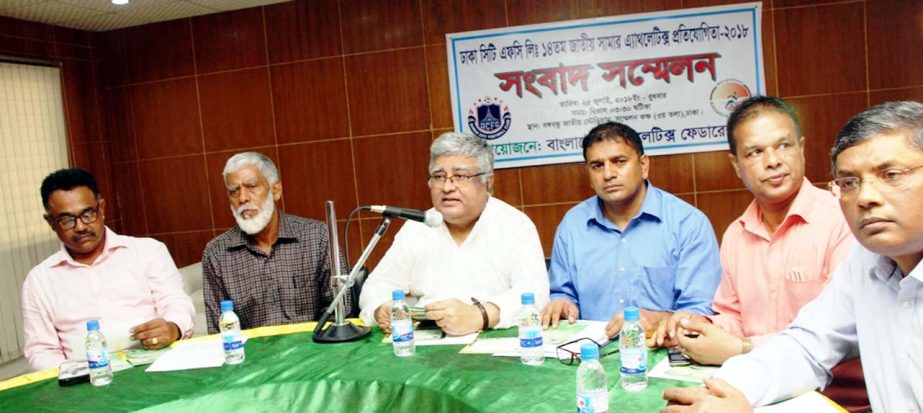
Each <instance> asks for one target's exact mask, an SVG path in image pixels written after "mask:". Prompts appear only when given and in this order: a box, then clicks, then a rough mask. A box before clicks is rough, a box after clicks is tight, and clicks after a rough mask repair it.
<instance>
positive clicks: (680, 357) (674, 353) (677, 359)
mask: <svg viewBox="0 0 923 413" xmlns="http://www.w3.org/2000/svg"><path fill="white" fill-rule="evenodd" d="M667 357H669V359H670V366H672V367H681V366H688V365H689V364H691V363H692V361H691V360H690V359H689V357H686V355H685V354H683V349H682V348H680V347H679V346H675V347H670V349H669V350H668V351H667Z"/></svg>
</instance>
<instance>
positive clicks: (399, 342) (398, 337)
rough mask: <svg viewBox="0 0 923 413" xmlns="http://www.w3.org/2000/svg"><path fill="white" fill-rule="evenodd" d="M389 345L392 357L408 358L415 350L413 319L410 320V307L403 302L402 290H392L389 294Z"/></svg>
mask: <svg viewBox="0 0 923 413" xmlns="http://www.w3.org/2000/svg"><path fill="white" fill-rule="evenodd" d="M391 299H392V300H394V302H393V303H392V304H391V343H393V344H394V355H395V356H398V357H410V356H412V355H413V353H414V351H416V348H415V347H414V344H413V319H411V318H410V307H409V306H408V305H407V301H405V300H404V290H394V291H393V292H392V293H391Z"/></svg>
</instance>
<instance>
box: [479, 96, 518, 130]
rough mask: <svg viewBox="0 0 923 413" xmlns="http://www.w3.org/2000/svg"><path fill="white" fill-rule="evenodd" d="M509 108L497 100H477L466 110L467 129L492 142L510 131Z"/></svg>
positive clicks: (487, 98)
mask: <svg viewBox="0 0 923 413" xmlns="http://www.w3.org/2000/svg"><path fill="white" fill-rule="evenodd" d="M511 123H512V117H511V116H510V108H509V107H508V106H506V105H504V104H503V101H502V100H500V99H499V98H489V97H485V98H484V99H478V101H477V102H475V104H474V107H473V108H471V109H469V110H468V129H470V130H471V133H473V134H474V136H477V137H479V138H481V139H486V140H494V139H497V138H499V137H501V136H503V135H504V134H505V133H506V131H508V130H510V124H511Z"/></svg>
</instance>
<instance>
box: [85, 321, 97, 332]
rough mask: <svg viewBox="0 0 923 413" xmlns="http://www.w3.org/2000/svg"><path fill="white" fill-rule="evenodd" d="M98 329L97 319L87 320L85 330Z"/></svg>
mask: <svg viewBox="0 0 923 413" xmlns="http://www.w3.org/2000/svg"><path fill="white" fill-rule="evenodd" d="M93 330H99V320H89V321H87V331H93Z"/></svg>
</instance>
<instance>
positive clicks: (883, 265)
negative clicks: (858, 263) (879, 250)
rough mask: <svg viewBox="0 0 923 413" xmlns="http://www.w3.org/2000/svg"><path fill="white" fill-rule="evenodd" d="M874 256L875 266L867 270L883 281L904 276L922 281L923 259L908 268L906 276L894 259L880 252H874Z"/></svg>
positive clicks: (899, 279)
mask: <svg viewBox="0 0 923 413" xmlns="http://www.w3.org/2000/svg"><path fill="white" fill-rule="evenodd" d="M875 257H876V261H875V266H874V267H872V269H871V270H870V271H869V273H870V275H871V276H874V277H876V278H878V279H879V280H881V281H884V282H888V280H890V279H892V278H895V279H896V280H897V281H898V282H900V281H901V280H902V279H904V278H913V279H916V280H917V282H923V261H921V262H920V263H918V264H917V266H916V267H914V268H913V269H912V270H910V274H907V277H904V273H903V272H902V271H901V269H900V268H899V267H898V266H897V263H896V262H894V260H892V259H891V258H889V257H886V256H884V255H880V254H876V255H875Z"/></svg>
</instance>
